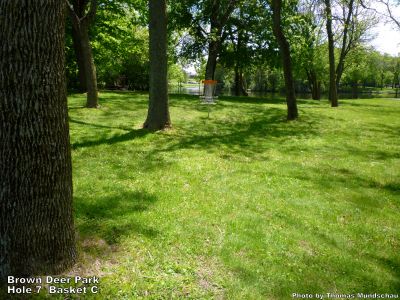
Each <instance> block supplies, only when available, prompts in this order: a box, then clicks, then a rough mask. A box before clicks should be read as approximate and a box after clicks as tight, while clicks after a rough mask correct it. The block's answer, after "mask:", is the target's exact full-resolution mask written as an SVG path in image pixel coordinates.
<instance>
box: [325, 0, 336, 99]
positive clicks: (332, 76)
mask: <svg viewBox="0 0 400 300" xmlns="http://www.w3.org/2000/svg"><path fill="white" fill-rule="evenodd" d="M325 6H326V7H325V11H326V31H327V34H328V48H329V101H330V102H331V106H332V107H337V106H339V103H338V96H337V86H336V71H335V45H334V40H333V33H332V11H331V2H330V0H325Z"/></svg>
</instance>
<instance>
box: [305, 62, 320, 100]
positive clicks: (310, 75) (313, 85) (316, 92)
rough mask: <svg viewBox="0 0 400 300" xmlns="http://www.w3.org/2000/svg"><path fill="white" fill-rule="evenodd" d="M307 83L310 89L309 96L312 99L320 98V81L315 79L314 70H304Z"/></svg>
mask: <svg viewBox="0 0 400 300" xmlns="http://www.w3.org/2000/svg"><path fill="white" fill-rule="evenodd" d="M306 73H307V79H308V85H309V87H310V90H311V96H312V99H313V100H320V99H321V82H320V81H319V80H317V74H316V72H315V70H313V69H311V70H306Z"/></svg>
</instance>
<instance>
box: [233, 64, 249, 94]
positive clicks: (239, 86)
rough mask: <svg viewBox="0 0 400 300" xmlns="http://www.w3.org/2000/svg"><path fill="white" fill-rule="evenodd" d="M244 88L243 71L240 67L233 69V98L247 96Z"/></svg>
mask: <svg viewBox="0 0 400 300" xmlns="http://www.w3.org/2000/svg"><path fill="white" fill-rule="evenodd" d="M248 95H249V94H248V93H247V91H246V88H245V80H244V78H243V71H242V69H241V68H240V67H235V96H248Z"/></svg>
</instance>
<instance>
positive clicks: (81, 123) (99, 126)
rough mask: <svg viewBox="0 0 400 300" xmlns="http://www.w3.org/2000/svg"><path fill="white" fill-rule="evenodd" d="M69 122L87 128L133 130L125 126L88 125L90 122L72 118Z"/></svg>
mask: <svg viewBox="0 0 400 300" xmlns="http://www.w3.org/2000/svg"><path fill="white" fill-rule="evenodd" d="M69 122H70V123H75V124H80V125H87V126H91V127H96V128H108V129H121V130H126V131H128V130H131V129H132V128H129V127H125V126H118V127H116V126H106V125H101V124H93V123H88V122H83V121H79V120H75V119H72V118H69Z"/></svg>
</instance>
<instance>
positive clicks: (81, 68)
mask: <svg viewBox="0 0 400 300" xmlns="http://www.w3.org/2000/svg"><path fill="white" fill-rule="evenodd" d="M72 43H73V47H74V52H75V57H76V62H77V65H78V78H79V86H78V88H79V91H80V92H82V93H84V92H86V91H87V88H86V76H85V74H86V72H85V63H84V61H85V59H84V57H83V52H82V46H81V39H80V33H79V30H77V29H76V28H75V26H72Z"/></svg>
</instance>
